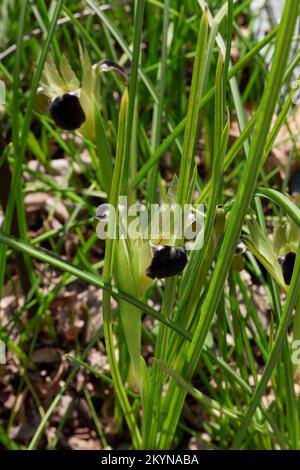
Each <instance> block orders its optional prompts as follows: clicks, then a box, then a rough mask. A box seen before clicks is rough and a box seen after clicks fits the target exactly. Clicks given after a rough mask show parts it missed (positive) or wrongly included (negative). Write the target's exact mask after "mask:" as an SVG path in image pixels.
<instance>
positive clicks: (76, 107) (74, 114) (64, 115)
mask: <svg viewBox="0 0 300 470" xmlns="http://www.w3.org/2000/svg"><path fill="white" fill-rule="evenodd" d="M49 109H50V114H51V116H52V118H53V120H54V122H55V124H56V125H57V126H59V127H61V128H62V129H66V130H68V131H73V130H75V129H78V128H79V127H80V126H82V124H83V123H84V121H85V114H84V111H83V109H82V107H81V104H80V101H79V98H78V97H77V96H75V95H70V94H69V93H65V94H64V95H62V96H58V97H57V98H55V99H54V100H53V101H52V102H51V104H50V108H49Z"/></svg>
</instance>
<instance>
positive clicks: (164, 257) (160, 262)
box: [146, 246, 187, 279]
mask: <svg viewBox="0 0 300 470" xmlns="http://www.w3.org/2000/svg"><path fill="white" fill-rule="evenodd" d="M186 263H187V256H186V252H185V249H184V248H182V247H177V246H161V247H158V248H156V249H155V251H154V255H153V258H152V262H151V264H150V266H148V268H147V270H146V275H147V276H148V277H150V278H151V279H155V278H157V279H162V278H165V277H171V276H175V275H176V274H180V273H181V272H182V271H183V270H184V268H185V265H186Z"/></svg>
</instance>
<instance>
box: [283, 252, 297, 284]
mask: <svg viewBox="0 0 300 470" xmlns="http://www.w3.org/2000/svg"><path fill="white" fill-rule="evenodd" d="M295 260H296V253H294V252H291V253H288V254H287V255H286V256H285V257H284V260H283V261H282V263H281V268H282V274H283V279H284V282H285V283H286V285H287V286H289V285H290V283H291V280H292V275H293V271H294V266H295Z"/></svg>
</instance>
